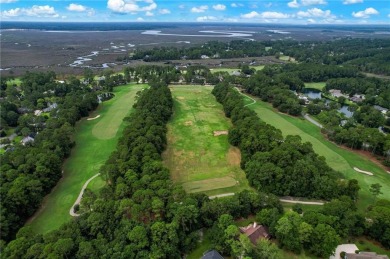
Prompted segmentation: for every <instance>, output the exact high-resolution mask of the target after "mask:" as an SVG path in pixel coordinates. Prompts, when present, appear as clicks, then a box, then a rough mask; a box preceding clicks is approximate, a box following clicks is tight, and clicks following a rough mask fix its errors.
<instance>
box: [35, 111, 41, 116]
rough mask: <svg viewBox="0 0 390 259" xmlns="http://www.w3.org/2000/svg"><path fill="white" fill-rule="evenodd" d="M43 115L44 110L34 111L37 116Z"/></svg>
mask: <svg viewBox="0 0 390 259" xmlns="http://www.w3.org/2000/svg"><path fill="white" fill-rule="evenodd" d="M41 113H42V110H35V111H34V115H35V116H39V115H41Z"/></svg>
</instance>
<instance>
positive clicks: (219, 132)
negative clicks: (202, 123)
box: [213, 130, 229, 137]
mask: <svg viewBox="0 0 390 259" xmlns="http://www.w3.org/2000/svg"><path fill="white" fill-rule="evenodd" d="M213 134H214V137H217V136H220V135H227V134H229V131H228V130H214V131H213Z"/></svg>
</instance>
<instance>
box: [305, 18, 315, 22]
mask: <svg viewBox="0 0 390 259" xmlns="http://www.w3.org/2000/svg"><path fill="white" fill-rule="evenodd" d="M307 22H308V23H316V21H315V20H314V19H311V18H310V19H307Z"/></svg>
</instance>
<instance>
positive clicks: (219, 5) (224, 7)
mask: <svg viewBox="0 0 390 259" xmlns="http://www.w3.org/2000/svg"><path fill="white" fill-rule="evenodd" d="M213 8H214V10H217V11H225V9H226V5H223V4H217V5H213Z"/></svg>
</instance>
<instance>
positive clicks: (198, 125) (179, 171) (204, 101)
mask: <svg viewBox="0 0 390 259" xmlns="http://www.w3.org/2000/svg"><path fill="white" fill-rule="evenodd" d="M211 90H212V87H205V86H174V87H171V91H172V95H173V98H174V115H173V118H172V119H171V121H170V122H169V123H168V147H167V150H166V151H165V152H164V154H163V158H164V163H165V165H166V166H167V167H168V168H169V169H170V171H171V176H172V179H173V181H174V182H177V183H180V184H183V187H184V189H185V190H186V191H187V192H189V193H193V192H204V193H206V194H207V195H217V194H221V193H228V192H238V191H240V190H243V189H249V187H248V182H247V180H246V178H245V173H244V172H243V171H242V170H241V168H240V160H241V154H240V151H239V149H237V148H235V147H232V146H231V145H230V144H229V143H228V138H227V135H219V136H214V134H213V133H214V131H226V130H228V129H229V128H230V126H231V122H230V121H229V120H228V119H227V118H226V117H225V115H224V113H223V111H222V106H221V105H220V104H219V103H218V102H217V101H216V100H215V98H214V96H213V95H212V94H211ZM225 133H226V132H225Z"/></svg>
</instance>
